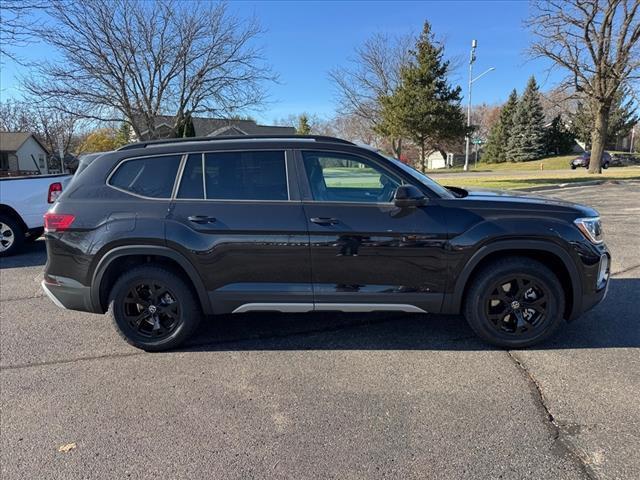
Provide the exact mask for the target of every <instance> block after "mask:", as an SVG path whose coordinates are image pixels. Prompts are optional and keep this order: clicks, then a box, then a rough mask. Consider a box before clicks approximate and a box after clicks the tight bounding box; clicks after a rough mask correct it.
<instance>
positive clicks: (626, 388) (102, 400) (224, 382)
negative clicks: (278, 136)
mask: <svg viewBox="0 0 640 480" xmlns="http://www.w3.org/2000/svg"><path fill="white" fill-rule="evenodd" d="M541 194H544V195H549V196H554V197H559V198H564V199H567V200H571V201H577V202H581V203H586V204H589V205H592V206H594V207H595V208H597V209H598V210H599V211H600V213H601V215H602V217H603V221H604V226H605V229H606V241H607V244H608V245H609V248H610V250H611V251H612V255H613V266H612V280H611V284H610V289H609V293H608V296H607V298H606V299H605V301H604V302H603V303H602V304H601V305H599V306H598V307H596V308H595V309H594V310H592V311H590V312H588V313H587V314H585V315H584V316H583V317H582V318H581V319H579V320H578V321H576V322H573V323H571V324H569V325H567V326H566V327H565V328H564V329H563V330H562V331H561V332H560V333H559V335H558V336H557V337H556V338H555V339H554V340H553V341H551V342H550V343H548V344H546V345H544V346H543V347H541V348H535V349H530V350H524V351H504V350H500V349H494V348H491V347H487V346H486V345H484V344H482V343H481V342H480V341H478V340H477V339H476V338H475V337H474V335H473V333H472V332H471V330H470V329H469V328H468V327H467V325H466V324H465V322H464V319H462V318H461V317H453V318H451V317H444V316H442V317H441V316H421V315H403V314H393V315H391V314H349V315H346V314H333V313H330V314H328V313H317V314H305V315H302V314H290V315H284V314H282V315H275V314H253V315H248V314H247V315H240V316H233V317H231V316H225V317H220V318H217V319H215V320H214V321H212V322H209V323H207V324H206V325H205V326H203V328H202V329H201V332H200V334H199V335H198V336H197V339H196V340H195V341H194V342H193V344H192V345H191V346H190V347H189V348H186V349H183V350H180V351H174V352H169V353H157V354H149V353H144V352H141V351H139V350H136V349H134V348H132V347H129V346H128V345H127V344H126V343H124V341H122V340H121V339H120V337H119V336H118V334H117V333H116V332H115V331H114V330H113V328H112V326H111V324H110V322H109V319H108V318H107V317H103V316H97V315H90V314H82V313H79V312H72V311H65V310H61V309H58V308H57V307H56V306H55V305H54V304H53V303H52V302H51V301H50V300H49V299H48V298H46V297H45V296H44V294H43V293H42V291H41V290H40V284H39V282H40V279H41V272H42V269H43V266H44V263H45V261H46V253H45V249H44V243H43V242H42V241H38V242H36V243H35V244H34V245H32V246H29V247H28V249H27V250H26V251H25V252H24V253H23V254H21V255H18V256H15V257H11V258H7V259H3V260H2V263H1V266H2V269H1V270H0V282H1V285H0V286H1V288H0V292H1V297H0V298H1V309H0V314H1V320H0V347H1V349H0V350H1V351H0V367H1V373H0V381H1V385H0V386H1V392H0V397H1V405H2V406H1V408H2V418H1V422H2V423H1V434H0V437H1V439H0V451H1V454H0V455H1V461H2V465H1V472H0V473H1V475H2V478H3V479H5V480H8V479H18V478H19V479H32V478H34V479H35V478H65V479H66V478H190V479H193V478H238V479H239V478H243V479H246V478H339V479H357V478H380V477H385V478H402V479H407V478H421V479H424V478H439V479H442V478H518V479H521V478H532V479H539V478H554V479H555V478H611V479H613V478H616V479H621V478H628V479H637V478H640V400H639V398H640V350H639V348H640V325H639V320H640V307H638V302H639V301H640V184H638V183H635V184H634V183H626V184H609V185H600V186H595V187H594V186H592V187H579V188H568V189H558V190H553V191H545V192H541ZM69 444H75V446H73V445H71V446H69V447H68V448H69V450H68V451H66V452H65V451H62V452H61V451H59V448H60V447H61V446H65V445H69Z"/></svg>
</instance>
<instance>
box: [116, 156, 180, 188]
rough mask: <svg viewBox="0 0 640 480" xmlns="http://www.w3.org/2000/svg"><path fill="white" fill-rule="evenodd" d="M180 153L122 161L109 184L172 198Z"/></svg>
mask: <svg viewBox="0 0 640 480" xmlns="http://www.w3.org/2000/svg"><path fill="white" fill-rule="evenodd" d="M180 158H181V157H180V155H172V156H162V157H147V158H140V159H136V160H128V161H126V162H124V163H122V164H121V165H120V166H119V167H118V169H117V170H116V171H115V173H114V174H113V175H112V177H111V179H110V180H109V184H110V185H113V186H114V187H118V188H121V189H123V190H126V191H127V192H131V193H135V194H137V195H143V196H145V197H153V198H170V197H171V191H172V190H173V184H174V183H175V180H176V173H177V171H178V165H180Z"/></svg>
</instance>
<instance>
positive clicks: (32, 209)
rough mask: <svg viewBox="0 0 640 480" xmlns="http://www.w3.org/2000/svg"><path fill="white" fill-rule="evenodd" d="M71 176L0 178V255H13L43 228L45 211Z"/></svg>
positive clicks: (37, 235) (40, 232)
mask: <svg viewBox="0 0 640 480" xmlns="http://www.w3.org/2000/svg"><path fill="white" fill-rule="evenodd" d="M70 180H71V175H66V174H61V175H31V176H26V177H7V178H0V256H8V255H13V254H14V253H16V252H18V251H19V250H20V248H22V246H23V245H24V243H25V242H30V241H33V240H36V239H37V238H38V237H40V235H42V232H43V231H44V214H45V213H46V212H47V210H48V209H49V207H50V206H51V204H52V203H54V202H55V200H56V199H57V198H58V196H59V195H60V194H61V193H62V190H63V189H64V188H65V186H66V185H67V184H68V183H69V181H70Z"/></svg>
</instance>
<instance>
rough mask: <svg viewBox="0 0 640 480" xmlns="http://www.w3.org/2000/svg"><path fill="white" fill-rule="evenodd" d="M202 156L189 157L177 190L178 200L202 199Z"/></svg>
mask: <svg viewBox="0 0 640 480" xmlns="http://www.w3.org/2000/svg"><path fill="white" fill-rule="evenodd" d="M202 165H203V161H202V154H201V153H195V154H191V155H189V158H188V159H187V163H186V165H185V166H184V172H183V173H182V181H181V182H180V188H179V189H178V198H193V199H203V198H204V181H203V179H202Z"/></svg>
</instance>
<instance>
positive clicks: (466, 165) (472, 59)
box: [464, 40, 478, 172]
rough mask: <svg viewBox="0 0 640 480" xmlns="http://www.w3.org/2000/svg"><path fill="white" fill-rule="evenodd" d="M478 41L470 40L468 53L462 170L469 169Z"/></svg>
mask: <svg viewBox="0 0 640 480" xmlns="http://www.w3.org/2000/svg"><path fill="white" fill-rule="evenodd" d="M477 46H478V42H477V41H476V40H471V54H470V55H469V92H468V95H467V135H466V137H465V142H464V143H465V147H464V171H465V172H466V171H467V170H469V143H470V141H471V139H470V138H469V135H470V133H469V127H471V85H473V63H474V62H475V61H476V47H477Z"/></svg>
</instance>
